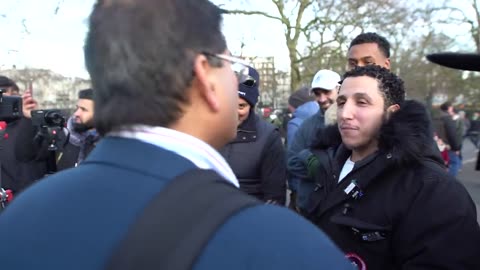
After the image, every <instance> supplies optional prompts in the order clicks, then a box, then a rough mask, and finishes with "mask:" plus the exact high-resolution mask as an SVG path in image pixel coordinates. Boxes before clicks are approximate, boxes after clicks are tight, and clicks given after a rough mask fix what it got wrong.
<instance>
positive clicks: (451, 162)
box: [434, 101, 462, 176]
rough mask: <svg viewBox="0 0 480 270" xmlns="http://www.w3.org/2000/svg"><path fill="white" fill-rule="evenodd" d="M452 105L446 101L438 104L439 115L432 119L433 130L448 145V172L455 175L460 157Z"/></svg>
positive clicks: (459, 165)
mask: <svg viewBox="0 0 480 270" xmlns="http://www.w3.org/2000/svg"><path fill="white" fill-rule="evenodd" d="M454 114H455V113H454V111H453V105H452V103H451V102H449V101H446V102H444V103H443V104H442V105H440V115H439V116H438V117H436V118H435V119H434V131H435V133H436V135H437V136H438V137H439V138H440V139H442V141H443V142H444V143H446V144H447V147H448V172H449V173H450V174H451V175H452V176H457V174H458V171H459V170H460V168H461V166H462V160H461V159H460V151H461V145H462V142H461V137H459V136H458V135H457V124H456V123H455V120H453V115H454Z"/></svg>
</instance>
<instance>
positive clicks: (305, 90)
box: [288, 86, 314, 109]
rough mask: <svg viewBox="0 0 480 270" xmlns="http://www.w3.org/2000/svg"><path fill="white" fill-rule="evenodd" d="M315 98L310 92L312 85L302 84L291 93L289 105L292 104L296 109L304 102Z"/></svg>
mask: <svg viewBox="0 0 480 270" xmlns="http://www.w3.org/2000/svg"><path fill="white" fill-rule="evenodd" d="M313 100H314V98H313V96H312V95H311V94H310V87H307V86H302V87H301V88H300V89H298V90H297V91H295V92H293V93H292V94H291V95H290V97H289V98H288V105H289V106H291V107H292V108H293V109H296V108H298V107H300V106H302V105H303V104H305V103H307V102H309V101H313Z"/></svg>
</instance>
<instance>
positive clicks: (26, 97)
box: [22, 90, 38, 119]
mask: <svg viewBox="0 0 480 270" xmlns="http://www.w3.org/2000/svg"><path fill="white" fill-rule="evenodd" d="M37 105H38V103H37V101H36V100H35V99H33V97H32V93H31V91H30V90H27V91H25V93H23V95H22V107H23V116H24V117H25V118H28V119H30V118H32V110H35V109H36V108H37Z"/></svg>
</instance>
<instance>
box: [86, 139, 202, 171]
mask: <svg viewBox="0 0 480 270" xmlns="http://www.w3.org/2000/svg"><path fill="white" fill-rule="evenodd" d="M88 163H102V164H109V165H112V166H115V167H119V168H123V169H126V170H132V171H138V172H141V173H142V174H145V175H151V176H154V177H158V178H164V179H171V178H174V177H175V176H177V174H178V173H179V172H183V171H185V168H187V169H194V168H196V166H195V165H194V164H193V163H192V162H191V161H189V160H187V159H185V158H183V157H181V156H180V155H177V154H175V153H173V152H170V151H167V150H165V149H162V148H160V147H157V146H155V145H151V144H148V143H145V142H142V141H139V140H135V139H126V138H120V137H105V138H103V139H102V140H100V142H99V143H98V144H97V146H96V147H95V149H94V150H93V151H92V152H91V153H90V155H89V156H88V157H87V158H86V160H85V161H84V162H83V164H88ZM162 168H169V169H166V170H165V169H162Z"/></svg>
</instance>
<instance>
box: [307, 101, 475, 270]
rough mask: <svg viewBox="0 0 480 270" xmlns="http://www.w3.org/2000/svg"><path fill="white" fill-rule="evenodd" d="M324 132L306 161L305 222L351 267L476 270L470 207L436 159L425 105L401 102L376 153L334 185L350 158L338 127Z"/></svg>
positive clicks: (459, 186) (458, 185)
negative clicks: (310, 183)
mask: <svg viewBox="0 0 480 270" xmlns="http://www.w3.org/2000/svg"><path fill="white" fill-rule="evenodd" d="M323 132H325V133H324V134H322V135H323V136H322V137H320V138H328V139H326V140H324V141H319V142H317V145H316V146H315V147H314V148H313V149H312V152H313V153H314V154H313V156H311V158H310V159H309V160H310V166H313V167H314V168H310V171H313V172H314V175H313V176H314V179H315V181H316V185H317V186H316V189H315V192H313V193H312V195H311V197H310V201H309V205H308V207H307V209H308V213H307V216H308V217H309V219H310V220H312V222H313V223H315V224H316V225H318V226H319V227H320V228H321V229H322V230H323V231H324V232H325V233H327V235H329V236H330V237H331V239H332V240H333V241H334V242H335V243H336V244H337V245H338V246H339V247H340V248H341V249H342V250H343V251H344V252H345V253H346V254H347V256H348V257H349V258H350V259H352V260H353V261H355V262H357V264H365V265H366V267H367V268H368V269H369V270H374V269H456V270H461V269H480V260H479V256H480V227H479V225H478V223H477V216H476V209H475V204H474V203H473V201H472V199H471V197H470V196H469V194H468V192H467V191H466V189H465V188H464V186H463V185H462V184H461V183H459V182H458V181H457V180H456V179H454V178H453V177H451V176H449V175H448V174H447V173H446V171H445V168H443V166H442V165H441V161H440V162H439V161H438V160H437V159H436V158H434V157H436V156H437V155H436V153H432V151H431V147H430V146H431V144H430V143H429V141H430V140H431V136H432V132H431V123H430V121H429V118H428V116H427V112H426V109H425V108H424V106H423V105H421V104H420V103H418V102H415V101H406V102H405V103H404V104H403V105H402V108H401V109H400V110H399V111H397V112H396V113H395V114H393V115H392V117H391V118H390V120H389V121H388V122H387V123H386V124H384V125H383V127H382V129H381V131H380V134H381V135H380V137H379V150H378V151H377V152H376V153H375V154H372V155H371V156H369V157H367V158H365V159H363V160H361V161H359V162H356V163H355V166H354V168H353V170H352V171H351V172H350V173H349V174H348V175H347V176H346V177H345V178H344V179H343V180H342V181H341V182H340V183H338V175H339V173H340V171H341V169H342V167H343V164H344V163H345V161H346V160H347V158H348V157H349V156H350V154H351V151H349V150H348V149H346V148H345V147H344V146H343V145H342V144H341V137H340V134H339V132H338V128H337V127H336V126H335V127H328V128H326V129H325V130H324V131H323ZM332 143H333V144H336V145H337V146H335V147H330V148H326V147H327V146H329V145H332Z"/></svg>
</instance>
